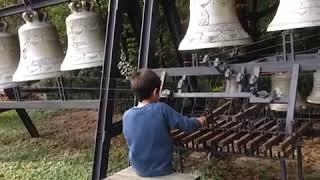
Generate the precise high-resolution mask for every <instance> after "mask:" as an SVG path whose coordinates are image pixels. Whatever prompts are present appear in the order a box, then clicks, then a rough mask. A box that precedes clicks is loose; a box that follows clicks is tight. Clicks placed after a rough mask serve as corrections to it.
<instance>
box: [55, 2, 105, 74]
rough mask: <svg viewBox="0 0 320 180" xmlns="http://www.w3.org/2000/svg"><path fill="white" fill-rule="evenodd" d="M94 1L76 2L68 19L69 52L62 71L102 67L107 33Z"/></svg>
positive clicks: (72, 5) (70, 5)
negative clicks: (95, 10)
mask: <svg viewBox="0 0 320 180" xmlns="http://www.w3.org/2000/svg"><path fill="white" fill-rule="evenodd" d="M94 6H95V3H94V2H93V1H85V0H82V1H80V0H75V1H73V2H71V3H70V4H69V8H70V9H71V12H72V14H71V15H70V16H69V17H68V18H67V19H66V24H67V35H68V50H67V54H66V57H65V59H64V61H63V63H62V65H61V70H62V71H68V70H76V69H85V68H91V67H97V66H102V63H103V52H104V40H105V33H104V30H103V28H102V26H101V21H100V18H99V16H98V14H97V13H95V12H94V11H93V9H94Z"/></svg>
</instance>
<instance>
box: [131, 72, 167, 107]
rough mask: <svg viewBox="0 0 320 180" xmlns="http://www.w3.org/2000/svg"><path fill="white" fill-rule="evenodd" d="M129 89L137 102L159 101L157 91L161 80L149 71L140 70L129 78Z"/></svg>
mask: <svg viewBox="0 0 320 180" xmlns="http://www.w3.org/2000/svg"><path fill="white" fill-rule="evenodd" d="M130 82H131V88H132V90H133V92H134V93H135V95H136V96H137V98H138V101H140V102H141V101H143V100H150V101H159V98H160V95H159V90H160V86H161V80H160V78H159V76H158V75H157V74H156V73H154V72H153V71H152V70H150V69H141V70H139V71H137V72H134V73H133V74H132V75H131V78H130Z"/></svg>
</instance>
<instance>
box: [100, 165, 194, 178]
mask: <svg viewBox="0 0 320 180" xmlns="http://www.w3.org/2000/svg"><path fill="white" fill-rule="evenodd" d="M151 179H152V180H200V177H199V176H196V175H191V174H182V173H172V174H170V175H167V176H158V177H140V176H138V175H137V173H136V172H135V171H134V169H133V168H132V167H128V168H126V169H124V170H122V171H120V172H118V173H116V174H114V175H112V176H110V177H107V178H106V179H105V180H151Z"/></svg>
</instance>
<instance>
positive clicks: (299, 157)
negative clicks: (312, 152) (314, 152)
mask: <svg viewBox="0 0 320 180" xmlns="http://www.w3.org/2000/svg"><path fill="white" fill-rule="evenodd" d="M301 144H302V142H301V140H299V141H298V142H297V165H298V180H304V176H303V158H302V152H301Z"/></svg>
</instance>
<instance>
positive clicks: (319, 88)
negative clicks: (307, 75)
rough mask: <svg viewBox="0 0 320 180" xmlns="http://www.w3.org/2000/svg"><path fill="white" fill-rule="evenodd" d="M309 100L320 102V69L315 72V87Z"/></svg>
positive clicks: (315, 102) (313, 102)
mask: <svg viewBox="0 0 320 180" xmlns="http://www.w3.org/2000/svg"><path fill="white" fill-rule="evenodd" d="M307 101H308V102H309V103H312V104H320V71H316V72H315V73H314V74H313V88H312V91H311V94H310V96H309V97H308V98H307Z"/></svg>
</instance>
